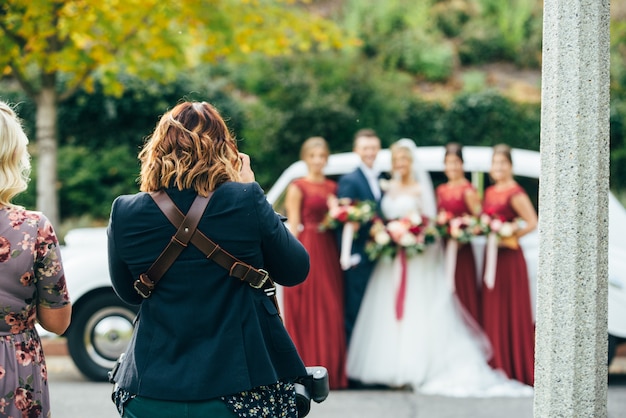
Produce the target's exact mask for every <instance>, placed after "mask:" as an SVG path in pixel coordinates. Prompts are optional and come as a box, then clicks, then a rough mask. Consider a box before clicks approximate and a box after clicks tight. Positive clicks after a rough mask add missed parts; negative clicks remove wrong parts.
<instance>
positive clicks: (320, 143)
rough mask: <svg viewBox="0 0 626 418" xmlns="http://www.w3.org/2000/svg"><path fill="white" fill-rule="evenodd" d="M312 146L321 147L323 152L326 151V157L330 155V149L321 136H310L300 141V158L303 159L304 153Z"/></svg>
mask: <svg viewBox="0 0 626 418" xmlns="http://www.w3.org/2000/svg"><path fill="white" fill-rule="evenodd" d="M313 148H322V149H323V150H324V152H326V156H327V157H328V156H329V155H330V149H329V148H328V143H327V142H326V140H325V139H324V138H322V137H321V136H312V137H311V138H309V139H307V140H306V141H304V142H303V143H302V146H301V147H300V159H301V160H304V158H305V157H306V155H307V154H308V153H309V151H311V150H312V149H313Z"/></svg>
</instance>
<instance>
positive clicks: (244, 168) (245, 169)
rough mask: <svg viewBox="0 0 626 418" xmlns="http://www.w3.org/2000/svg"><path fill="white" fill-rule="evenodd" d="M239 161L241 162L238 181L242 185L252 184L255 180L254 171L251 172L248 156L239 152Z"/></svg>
mask: <svg viewBox="0 0 626 418" xmlns="http://www.w3.org/2000/svg"><path fill="white" fill-rule="evenodd" d="M239 159H240V160H241V167H240V169H239V181H241V182H242V183H252V182H253V181H255V179H254V171H252V167H251V166H250V156H249V155H248V154H244V153H243V152H240V153H239Z"/></svg>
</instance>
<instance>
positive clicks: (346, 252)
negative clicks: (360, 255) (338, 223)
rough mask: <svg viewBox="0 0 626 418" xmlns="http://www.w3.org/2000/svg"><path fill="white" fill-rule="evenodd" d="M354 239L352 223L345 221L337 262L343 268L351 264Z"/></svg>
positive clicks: (347, 267)
mask: <svg viewBox="0 0 626 418" xmlns="http://www.w3.org/2000/svg"><path fill="white" fill-rule="evenodd" d="M353 239H354V225H353V224H352V222H346V223H345V224H344V226H343V232H342V233H341V254H340V256H339V263H340V264H341V268H342V269H343V270H348V269H349V268H350V267H352V266H353V260H352V240H353Z"/></svg>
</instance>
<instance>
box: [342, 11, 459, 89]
mask: <svg viewBox="0 0 626 418" xmlns="http://www.w3.org/2000/svg"><path fill="white" fill-rule="evenodd" d="M431 6H432V1H429V0H424V1H419V2H415V1H410V0H391V1H377V0H367V1H363V0H348V1H347V2H346V6H345V11H344V16H345V17H344V25H345V27H346V29H347V30H348V31H349V33H351V34H353V35H354V36H356V37H358V38H359V39H361V42H362V45H361V48H360V51H361V53H362V54H363V55H364V56H365V57H368V58H369V59H371V60H373V61H375V62H377V63H379V64H380V65H382V66H383V68H387V69H392V70H393V69H400V70H404V71H408V72H410V73H412V74H417V75H420V76H422V77H424V78H426V79H428V80H432V81H441V80H445V79H446V78H448V77H449V76H450V75H451V74H452V69H453V64H454V58H455V52H454V49H453V47H452V44H451V43H449V42H448V41H447V40H446V39H445V36H444V33H443V32H441V31H440V30H438V28H437V25H436V24H435V25H433V16H432V11H431Z"/></svg>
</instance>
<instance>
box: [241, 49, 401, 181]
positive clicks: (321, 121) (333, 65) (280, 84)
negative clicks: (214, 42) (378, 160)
mask: <svg viewBox="0 0 626 418" xmlns="http://www.w3.org/2000/svg"><path fill="white" fill-rule="evenodd" d="M366 64H367V63H366V62H365V61H363V60H361V59H349V58H345V57H342V56H338V55H335V54H325V55H316V56H315V57H313V56H298V57H290V58H281V59H274V60H263V59H262V60H259V61H257V62H255V63H254V64H253V65H252V64H251V65H250V66H248V67H244V66H237V67H236V68H235V69H233V71H234V73H233V77H234V80H235V82H236V83H237V84H238V86H239V88H241V89H246V90H247V91H248V92H249V93H251V94H253V95H254V97H255V98H254V100H244V101H243V103H244V106H245V107H246V114H247V117H246V122H245V126H244V128H243V130H242V131H241V133H240V135H239V136H240V137H241V139H242V141H241V147H242V149H243V150H246V151H249V152H250V153H252V154H253V159H252V161H253V164H256V165H255V166H254V168H255V171H256V177H257V180H258V181H259V183H260V184H261V185H262V186H265V187H267V186H269V185H271V183H272V182H273V181H274V180H275V179H276V178H277V177H278V175H279V174H280V172H281V171H282V170H283V169H285V168H286V167H287V166H288V165H289V164H291V163H292V162H294V161H296V160H297V159H298V155H299V151H300V145H301V144H302V142H303V141H304V140H305V139H306V138H308V137H310V136H323V137H324V138H326V140H327V141H328V142H329V146H330V148H331V150H332V151H333V152H340V151H349V150H350V149H351V148H352V136H353V135H354V132H356V130H358V129H360V128H364V127H374V128H375V129H376V131H377V132H378V133H379V135H380V136H381V139H382V140H383V143H385V144H389V143H391V142H392V141H393V140H395V139H397V138H395V136H394V135H395V133H396V131H397V128H396V127H397V121H398V118H399V115H401V114H403V113H404V111H405V110H406V108H407V105H408V103H409V101H410V97H411V93H410V79H409V78H407V77H406V76H404V75H402V74H394V73H389V72H384V71H381V70H380V69H377V68H376V67H368V66H367V65H366Z"/></svg>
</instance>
